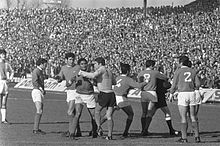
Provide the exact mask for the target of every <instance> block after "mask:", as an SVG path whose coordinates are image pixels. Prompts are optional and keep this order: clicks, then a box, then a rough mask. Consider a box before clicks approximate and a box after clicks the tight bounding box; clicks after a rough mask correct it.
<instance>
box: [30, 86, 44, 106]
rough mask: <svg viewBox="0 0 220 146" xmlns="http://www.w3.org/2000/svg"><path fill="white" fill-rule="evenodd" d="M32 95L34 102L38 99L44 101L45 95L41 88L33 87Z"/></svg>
mask: <svg viewBox="0 0 220 146" xmlns="http://www.w3.org/2000/svg"><path fill="white" fill-rule="evenodd" d="M31 97H32V100H33V102H36V101H38V102H42V103H43V100H44V95H43V93H42V92H41V90H39V89H33V90H32V92H31Z"/></svg>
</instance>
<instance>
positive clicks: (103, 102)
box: [79, 57, 116, 140]
mask: <svg viewBox="0 0 220 146" xmlns="http://www.w3.org/2000/svg"><path fill="white" fill-rule="evenodd" d="M94 67H95V70H96V71H95V72H94V73H89V72H85V71H80V72H79V75H82V76H84V77H87V78H92V79H94V78H96V81H97V88H98V90H99V94H98V100H97V104H96V108H95V120H96V124H97V126H98V132H99V131H100V130H101V122H100V113H101V111H102V109H104V108H107V110H106V116H107V122H108V136H107V137H106V139H107V140H112V131H113V118H112V113H113V107H114V105H115V103H116V99H115V94H114V92H113V89H112V85H113V84H114V81H115V80H114V78H113V74H112V72H111V71H110V70H109V69H107V68H106V67H105V59H104V58H102V57H98V58H96V59H95V64H94Z"/></svg>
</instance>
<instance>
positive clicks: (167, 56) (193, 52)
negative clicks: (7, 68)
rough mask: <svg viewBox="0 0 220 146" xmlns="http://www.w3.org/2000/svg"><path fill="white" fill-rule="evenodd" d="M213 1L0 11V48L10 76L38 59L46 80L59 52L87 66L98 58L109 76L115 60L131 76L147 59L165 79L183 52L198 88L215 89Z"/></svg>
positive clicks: (217, 58) (217, 62) (218, 38)
mask: <svg viewBox="0 0 220 146" xmlns="http://www.w3.org/2000/svg"><path fill="white" fill-rule="evenodd" d="M217 6H218V4H217V3H213V1H205V2H203V3H202V4H201V3H198V2H197V3H196V2H195V3H191V4H189V5H185V6H177V7H172V6H164V7H149V8H148V15H147V17H143V8H141V7H135V8H99V9H85V8H45V9H40V8H33V9H16V8H15V9H1V10H0V47H1V48H4V49H6V50H7V52H8V61H9V62H10V63H11V64H12V67H13V69H14V70H15V76H18V77H25V76H26V75H27V74H28V73H31V72H32V70H33V68H34V67H35V61H36V60H37V58H39V57H45V58H47V59H48V60H49V65H48V69H47V72H46V73H47V75H48V77H53V76H55V75H56V74H58V73H59V71H60V68H61V66H62V65H64V64H65V60H64V54H65V53H66V52H73V53H75V54H76V60H77V59H79V58H81V57H84V58H86V59H87V60H89V62H90V63H91V62H92V60H94V58H96V57H98V56H102V57H104V58H105V59H106V64H107V66H108V67H109V68H111V70H112V71H113V72H114V74H115V75H118V74H119V64H120V62H124V63H129V64H130V65H131V66H132V76H133V77H134V78H135V76H136V75H137V73H139V72H140V70H142V69H143V68H144V66H145V61H146V60H147V59H153V60H156V61H157V66H158V67H159V68H160V70H162V71H163V72H164V73H165V74H166V75H167V76H168V77H169V78H171V79H172V77H173V73H174V71H175V70H176V68H177V60H178V56H180V55H183V54H187V55H188V56H189V57H190V59H191V61H192V63H193V67H194V68H195V69H197V70H198V73H199V75H200V78H201V80H202V86H203V87H207V88H220V87H219V86H220V83H219V82H220V80H219V77H220V72H219V70H220V35H219V34H220V12H219V10H218V9H217Z"/></svg>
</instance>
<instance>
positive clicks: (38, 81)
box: [32, 67, 44, 90]
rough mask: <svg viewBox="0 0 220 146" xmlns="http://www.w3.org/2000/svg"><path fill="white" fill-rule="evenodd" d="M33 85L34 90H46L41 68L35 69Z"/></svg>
mask: <svg viewBox="0 0 220 146" xmlns="http://www.w3.org/2000/svg"><path fill="white" fill-rule="evenodd" d="M32 84H33V86H34V89H40V88H42V90H44V75H43V70H42V69H41V68H40V67H37V68H35V69H34V71H33V72H32Z"/></svg>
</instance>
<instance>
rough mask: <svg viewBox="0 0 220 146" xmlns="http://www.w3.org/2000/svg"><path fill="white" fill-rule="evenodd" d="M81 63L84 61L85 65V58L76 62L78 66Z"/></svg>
mask: <svg viewBox="0 0 220 146" xmlns="http://www.w3.org/2000/svg"><path fill="white" fill-rule="evenodd" d="M82 61H85V62H86V63H88V61H87V60H86V59H85V58H80V59H79V60H78V61H77V64H78V65H80V63H81V62H82Z"/></svg>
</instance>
